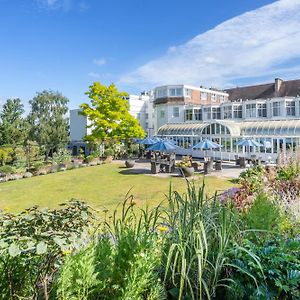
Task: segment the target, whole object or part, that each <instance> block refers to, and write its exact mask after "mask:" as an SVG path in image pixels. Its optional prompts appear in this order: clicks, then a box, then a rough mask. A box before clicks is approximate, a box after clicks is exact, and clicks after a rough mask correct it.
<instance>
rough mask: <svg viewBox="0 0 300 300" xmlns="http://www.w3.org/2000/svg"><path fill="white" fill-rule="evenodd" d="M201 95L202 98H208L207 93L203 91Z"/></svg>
mask: <svg viewBox="0 0 300 300" xmlns="http://www.w3.org/2000/svg"><path fill="white" fill-rule="evenodd" d="M200 97H201V100H207V93H205V92H201V95H200Z"/></svg>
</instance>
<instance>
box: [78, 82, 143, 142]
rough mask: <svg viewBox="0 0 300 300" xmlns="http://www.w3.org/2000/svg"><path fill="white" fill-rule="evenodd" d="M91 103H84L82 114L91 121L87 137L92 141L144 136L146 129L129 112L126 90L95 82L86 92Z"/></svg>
mask: <svg viewBox="0 0 300 300" xmlns="http://www.w3.org/2000/svg"><path fill="white" fill-rule="evenodd" d="M86 94H87V95H88V97H89V98H90V99H91V104H87V103H84V104H82V105H81V106H80V107H81V108H82V114H83V115H85V116H87V117H88V119H89V120H90V121H91V125H90V128H91V129H92V132H91V134H90V135H88V136H87V137H86V139H87V140H88V141H90V142H100V141H105V140H122V139H124V140H127V139H130V138H133V137H143V136H144V135H145V132H144V130H143V129H142V128H141V126H140V125H139V122H138V120H137V119H135V118H134V117H133V116H132V115H131V114H130V113H129V111H128V110H129V104H128V101H127V100H126V98H127V97H128V94H127V93H126V92H120V91H118V89H117V88H116V86H115V85H114V84H111V85H109V86H105V85H102V84H101V83H100V82H94V84H93V85H91V86H90V87H89V91H88V92H87V93H86Z"/></svg>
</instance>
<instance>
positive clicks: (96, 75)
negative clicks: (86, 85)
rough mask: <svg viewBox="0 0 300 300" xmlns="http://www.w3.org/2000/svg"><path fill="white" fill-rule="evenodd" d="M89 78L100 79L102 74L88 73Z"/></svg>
mask: <svg viewBox="0 0 300 300" xmlns="http://www.w3.org/2000/svg"><path fill="white" fill-rule="evenodd" d="M88 76H90V77H93V78H99V77H100V74H99V73H96V72H90V73H88Z"/></svg>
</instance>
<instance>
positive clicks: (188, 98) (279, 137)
mask: <svg viewBox="0 0 300 300" xmlns="http://www.w3.org/2000/svg"><path fill="white" fill-rule="evenodd" d="M174 90H175V93H174ZM299 95H300V80H291V81H283V80H281V79H275V81H274V82H273V83H268V84H261V85H254V86H246V87H237V88H232V89H228V90H224V91H219V90H216V89H213V88H211V89H206V90H205V89H203V88H193V87H189V86H185V85H183V86H164V87H158V88H156V89H155V90H154V105H155V112H156V118H157V124H158V130H157V135H158V136H159V137H167V138H169V139H173V140H175V141H176V142H177V144H178V145H179V146H181V147H182V148H185V149H184V150H179V151H177V152H178V154H193V155H194V156H199V157H203V155H204V153H203V151H198V150H193V152H191V150H190V149H189V148H190V147H192V146H193V145H195V144H196V143H198V142H199V141H200V140H201V139H203V138H208V139H210V140H213V141H215V142H217V143H219V144H221V145H222V149H221V151H219V152H218V151H215V152H211V153H210V155H212V156H215V157H220V156H222V158H223V159H234V156H235V155H241V154H243V152H244V151H245V149H243V147H240V146H237V143H238V142H239V141H240V140H241V139H243V138H253V139H255V140H257V141H258V142H260V143H262V144H263V143H264V142H269V143H266V144H268V145H269V146H270V148H267V147H259V149H257V148H256V149H251V151H252V152H254V151H255V152H256V155H257V156H258V157H261V158H262V159H263V160H266V159H268V157H271V158H272V159H273V160H275V159H276V158H277V155H278V153H280V152H286V151H287V150H288V149H295V148H296V147H297V146H298V145H300V96H299ZM221 152H222V153H221Z"/></svg>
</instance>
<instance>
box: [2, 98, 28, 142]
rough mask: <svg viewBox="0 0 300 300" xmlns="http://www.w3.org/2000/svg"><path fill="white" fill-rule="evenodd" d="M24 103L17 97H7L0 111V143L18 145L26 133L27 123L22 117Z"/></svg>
mask: <svg viewBox="0 0 300 300" xmlns="http://www.w3.org/2000/svg"><path fill="white" fill-rule="evenodd" d="M24 112H25V111H24V105H23V104H22V102H21V100H20V99H19V98H16V99H8V100H7V101H6V102H5V104H4V105H3V108H2V111H1V113H0V145H12V146H16V145H20V144H22V143H23V142H24V140H25V139H26V137H27V134H28V123H27V122H26V120H25V119H24V118H23V117H22V116H23V114H24Z"/></svg>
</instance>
